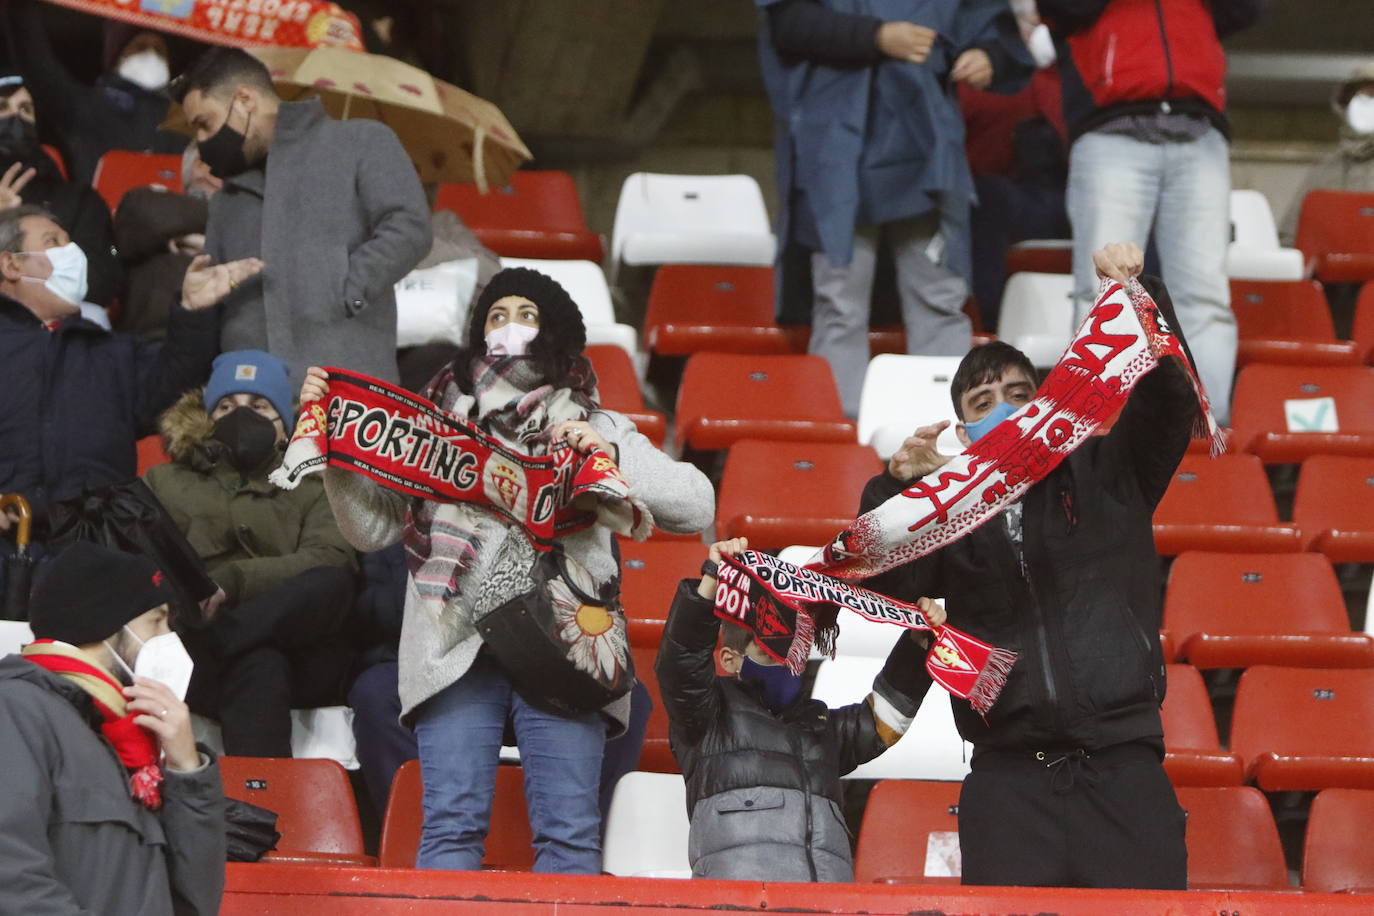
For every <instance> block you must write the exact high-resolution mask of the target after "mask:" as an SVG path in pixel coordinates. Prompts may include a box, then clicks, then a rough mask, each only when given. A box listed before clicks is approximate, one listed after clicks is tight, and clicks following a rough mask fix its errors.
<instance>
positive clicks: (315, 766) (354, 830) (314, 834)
mask: <svg viewBox="0 0 1374 916" xmlns="http://www.w3.org/2000/svg"><path fill="white" fill-rule="evenodd" d="M219 769H220V778H221V780H222V781H223V783H224V794H225V795H226V796H228V797H229V798H236V799H239V800H240V801H246V802H249V803H251V804H254V805H259V806H261V807H263V808H267V809H268V810H270V811H275V812H276V813H277V830H278V832H280V833H281V840H280V841H278V843H277V848H276V849H274V850H273V851H271V852H269V853H267V855H266V856H264V857H263V861H264V862H267V861H270V862H290V863H300V864H307V865H324V864H333V865H372V864H374V861H375V860H374V859H373V858H372V857H371V856H369V855H366V854H364V852H363V828H362V825H361V823H360V822H359V821H358V804H357V802H356V801H354V799H353V789H352V787H351V786H350V785H349V784H348V771H347V770H345V769H344V768H343V767H341V766H339V764H338V763H337V762H335V761H333V760H321V759H310V760H305V759H302V760H294V759H292V758H289V757H287V758H275V757H221V758H220V759H219Z"/></svg>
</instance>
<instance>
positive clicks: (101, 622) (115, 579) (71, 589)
mask: <svg viewBox="0 0 1374 916" xmlns="http://www.w3.org/2000/svg"><path fill="white" fill-rule="evenodd" d="M173 601H175V594H174V593H173V591H172V584H171V582H169V581H168V580H167V577H166V576H165V575H164V574H163V572H162V570H160V569H158V568H157V564H156V563H154V562H153V561H152V560H149V559H148V558H147V557H143V556H139V555H138V554H132V553H124V552H122V551H119V550H112V549H110V548H109V547H101V546H99V545H97V544H91V543H89V542H87V541H78V542H77V543H75V544H73V545H72V546H71V547H69V548H67V549H66V550H64V551H62V552H61V553H60V554H58V555H57V557H56V558H55V559H54V560H53V561H52V562H50V563H48V564H47V565H46V567H45V568H44V569H43V571H42V575H41V576H40V577H39V579H38V584H37V585H36V586H35V587H34V590H33V597H32V599H31V600H30V602H29V627H30V628H31V629H32V630H33V635H34V638H35V639H57V640H61V641H62V642H67V643H71V644H72V645H74V646H81V645H86V644H87V643H93V642H100V640H102V639H109V638H110V637H111V636H113V635H114V634H116V633H118V632H119V631H120V629H121V628H122V627H123V626H124V624H126V623H128V622H129V621H130V620H133V619H134V618H135V617H138V616H140V615H142V614H146V613H147V612H148V611H151V610H152V609H153V608H155V607H157V606H158V605H160V604H170V603H172V602H173Z"/></svg>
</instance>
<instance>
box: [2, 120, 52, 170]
mask: <svg viewBox="0 0 1374 916" xmlns="http://www.w3.org/2000/svg"><path fill="white" fill-rule="evenodd" d="M42 152H43V151H42V150H41V149H40V148H39V146H38V128H37V126H35V125H34V124H33V123H31V122H30V121H28V120H26V119H24V118H21V117H19V115H10V116H9V117H6V118H0V158H5V159H8V160H10V161H14V160H16V159H17V160H19V161H20V162H25V163H28V162H32V161H33V160H34V158H35V157H36V156H38V155H40V154H41V153H42Z"/></svg>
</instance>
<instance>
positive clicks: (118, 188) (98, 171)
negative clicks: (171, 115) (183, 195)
mask: <svg viewBox="0 0 1374 916" xmlns="http://www.w3.org/2000/svg"><path fill="white" fill-rule="evenodd" d="M91 184H92V185H94V187H95V189H96V190H97V191H98V192H100V196H101V197H103V198H105V204H106V206H108V207H109V208H110V212H111V213H113V212H114V210H115V208H116V207H118V206H119V202H120V201H121V200H123V199H124V195H125V194H126V193H127V192H129V191H131V190H133V189H134V188H141V187H143V186H144V185H157V186H159V187H163V188H166V189H167V190H169V191H176V192H177V193H180V192H181V157H180V156H178V155H176V154H162V153H134V152H130V151H128V150H121V149H112V150H110V151H109V152H107V153H106V154H105V155H103V156H101V157H100V161H99V162H97V163H96V165H95V176H94V177H93V178H92V179H91Z"/></svg>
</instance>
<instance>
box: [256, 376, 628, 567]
mask: <svg viewBox="0 0 1374 916" xmlns="http://www.w3.org/2000/svg"><path fill="white" fill-rule="evenodd" d="M327 371H328V373H329V389H328V393H327V394H326V396H325V397H324V398H323V399H322V400H320V401H312V402H310V403H308V404H303V405H302V406H301V416H300V419H299V421H298V422H297V423H296V430H295V433H294V435H293V436H292V437H291V442H290V444H289V445H288V446H287V448H286V455H285V457H284V459H283V461H282V465H281V467H279V468H277V469H276V470H275V471H273V472H272V473H271V475H269V479H270V480H271V481H272V482H273V483H274V484H276V485H277V486H279V487H282V488H283V489H288V490H289V489H294V488H295V487H296V486H297V485H298V484H299V483H300V481H301V479H302V478H303V477H305V476H306V475H307V474H311V473H315V472H317V471H321V470H323V469H324V468H325V467H326V466H330V467H340V468H344V469H346V470H349V471H353V472H355V473H358V474H362V475H364V476H366V477H369V478H371V479H372V480H375V481H376V482H377V483H379V484H381V485H382V486H384V487H387V488H389V489H392V490H395V491H397V492H398V493H403V494H405V495H407V496H415V497H419V498H421V499H425V500H430V501H433V502H437V503H455V502H463V503H476V504H479V505H482V506H484V507H487V508H490V509H493V510H495V511H496V512H498V513H500V514H501V515H503V516H505V517H506V518H508V519H510V520H511V521H513V522H516V523H517V524H519V525H521V526H522V527H523V528H524V529H525V531H526V532H528V533H529V536H530V540H531V542H532V543H533V544H534V545H535V546H536V547H538V548H540V549H544V550H547V549H549V548H550V547H551V545H552V543H553V539H554V538H555V537H556V536H558V535H561V534H566V533H568V532H571V531H577V530H580V529H582V528H586V527H588V526H590V525H592V524H595V523H597V522H601V523H602V524H605V525H607V526H608V527H610V528H612V529H613V530H616V531H618V532H619V533H621V534H626V535H630V536H632V537H636V538H640V539H642V538H644V537H647V535H648V532H649V529H650V527H651V526H652V524H653V519H652V516H650V514H649V512H648V510H647V509H646V508H645V507H644V506H643V505H641V504H640V503H639V501H638V500H636V499H632V498H631V496H630V486H629V484H628V483H627V482H626V481H625V478H624V476H622V475H621V473H620V468H619V467H617V466H616V463H615V460H614V459H613V458H611V456H610V455H607V454H606V453H605V452H603V451H601V450H600V449H594V450H592V451H591V452H589V453H587V454H585V455H581V454H578V453H577V452H574V451H573V450H572V449H571V448H569V447H568V446H567V445H566V444H563V443H559V444H557V445H556V446H555V447H554V448H553V450H552V452H551V453H550V454H548V455H541V456H531V455H525V454H522V453H520V452H518V451H516V450H515V449H513V448H511V447H510V446H508V445H506V444H505V443H504V442H502V441H501V440H500V439H497V438H495V437H494V436H489V435H487V434H486V433H483V432H482V431H481V430H479V429H478V428H477V427H476V426H475V425H473V424H472V423H469V422H467V421H465V420H461V419H459V418H457V417H455V416H453V415H451V414H449V413H446V412H445V411H443V410H441V409H440V408H439V407H438V406H437V405H435V404H434V403H433V402H432V401H429V400H426V399H425V398H422V397H419V396H417V395H414V394H411V393H410V392H408V391H405V390H404V389H401V388H397V387H396V386H394V385H390V384H388V383H386V382H383V381H381V380H379V379H375V378H371V377H369V376H366V375H359V374H357V373H352V372H348V371H346V370H343V369H336V368H329V369H327ZM326 431H327V435H326ZM584 505H587V506H592V507H594V508H591V509H581V508H577V507H578V506H584Z"/></svg>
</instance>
